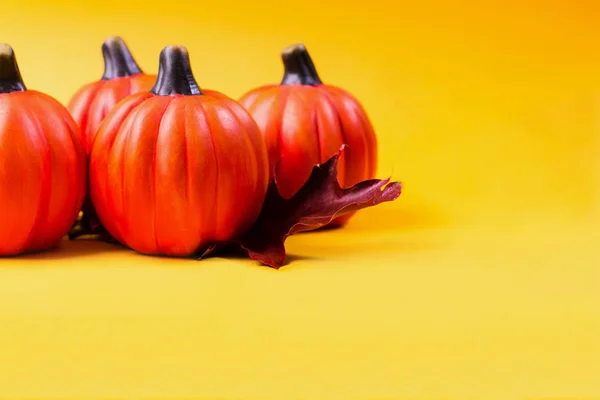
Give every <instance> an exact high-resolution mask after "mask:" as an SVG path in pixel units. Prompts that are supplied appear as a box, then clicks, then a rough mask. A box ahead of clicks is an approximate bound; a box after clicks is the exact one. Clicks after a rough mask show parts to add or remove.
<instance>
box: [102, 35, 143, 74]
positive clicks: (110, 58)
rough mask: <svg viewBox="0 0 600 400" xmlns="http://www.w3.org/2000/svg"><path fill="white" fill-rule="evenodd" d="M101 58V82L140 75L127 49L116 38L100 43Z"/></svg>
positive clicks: (121, 41) (121, 40)
mask: <svg viewBox="0 0 600 400" xmlns="http://www.w3.org/2000/svg"><path fill="white" fill-rule="evenodd" d="M102 56H103V57H104V75H102V80H103V81H108V80H110V79H116V78H123V77H125V76H132V75H137V74H141V73H142V69H141V68H140V67H139V66H138V65H137V63H136V62H135V60H134V58H133V56H132V55H131V52H130V51H129V48H128V47H127V45H126V44H125V42H124V41H123V39H121V38H120V37H118V36H114V37H110V38H108V39H106V40H105V41H104V43H102Z"/></svg>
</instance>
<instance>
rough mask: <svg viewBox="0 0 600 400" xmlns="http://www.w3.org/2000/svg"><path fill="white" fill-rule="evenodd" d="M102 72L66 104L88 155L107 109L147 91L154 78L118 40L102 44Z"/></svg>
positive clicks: (115, 38) (114, 39) (112, 39)
mask: <svg viewBox="0 0 600 400" xmlns="http://www.w3.org/2000/svg"><path fill="white" fill-rule="evenodd" d="M102 53H103V55H104V64H105V71H104V75H103V76H102V79H101V80H99V81H96V82H92V83H88V84H87V85H84V86H83V87H81V88H80V89H79V90H78V91H77V92H76V93H75V94H74V95H73V97H72V98H71V100H70V101H69V103H68V104H67V108H68V109H69V111H70V112H71V114H72V115H73V118H74V119H75V121H76V122H77V124H78V125H79V126H80V127H81V141H82V143H83V145H84V147H85V149H86V152H87V153H88V154H89V153H90V151H91V149H92V143H93V141H94V138H95V136H96V132H97V131H98V128H99V127H100V124H101V123H102V121H103V120H104V118H105V117H106V115H108V113H109V112H110V110H112V109H113V108H114V106H115V105H116V104H117V103H118V102H119V101H121V100H123V99H124V98H125V97H127V96H129V95H131V94H134V93H139V92H147V91H149V90H150V89H151V88H152V86H153V85H154V82H155V81H156V75H146V74H144V73H143V72H142V70H141V69H140V68H139V66H138V65H137V64H136V63H135V60H134V59H133V56H132V55H131V53H130V52H129V49H128V48H127V46H126V45H125V43H124V42H123V40H122V39H121V38H119V37H114V38H109V39H107V40H106V41H105V42H104V44H103V45H102Z"/></svg>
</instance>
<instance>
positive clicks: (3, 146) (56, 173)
mask: <svg viewBox="0 0 600 400" xmlns="http://www.w3.org/2000/svg"><path fill="white" fill-rule="evenodd" d="M85 182H86V155H85V151H84V149H83V146H82V145H81V143H80V140H79V128H78V126H77V124H76V123H75V121H74V120H73V118H72V117H71V115H70V114H69V111H68V110H67V109H66V108H65V107H64V106H62V105H61V104H60V103H59V102H58V101H57V100H55V99H54V98H52V97H50V96H48V95H46V94H43V93H40V92H37V91H34V90H27V88H26V87H25V84H24V83H23V79H22V77H21V74H20V72H19V67H18V65H17V61H16V58H15V54H14V51H13V49H12V48H11V47H10V46H9V45H6V44H1V45H0V255H16V254H20V253H25V252H32V251H40V250H45V249H48V248H50V247H53V246H54V245H56V244H57V243H58V242H59V241H60V240H61V238H62V237H63V236H64V235H65V234H66V233H67V231H68V230H69V228H70V227H71V225H72V224H73V222H74V221H75V218H76V217H77V214H78V212H79V209H80V207H81V204H82V202H83V198H84V195H85Z"/></svg>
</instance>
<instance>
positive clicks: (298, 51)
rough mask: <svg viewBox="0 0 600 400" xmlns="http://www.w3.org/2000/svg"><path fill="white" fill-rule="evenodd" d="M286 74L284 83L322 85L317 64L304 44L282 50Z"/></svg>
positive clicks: (282, 82)
mask: <svg viewBox="0 0 600 400" xmlns="http://www.w3.org/2000/svg"><path fill="white" fill-rule="evenodd" d="M281 60H282V61H283V67H284V74H283V80H282V81H281V84H282V85H321V84H323V82H322V81H321V78H319V74H318V73H317V69H316V68H315V64H314V63H313V61H312V58H310V55H309V54H308V51H307V50H306V47H304V45H303V44H295V45H292V46H289V47H286V48H285V49H284V50H283V51H282V52H281Z"/></svg>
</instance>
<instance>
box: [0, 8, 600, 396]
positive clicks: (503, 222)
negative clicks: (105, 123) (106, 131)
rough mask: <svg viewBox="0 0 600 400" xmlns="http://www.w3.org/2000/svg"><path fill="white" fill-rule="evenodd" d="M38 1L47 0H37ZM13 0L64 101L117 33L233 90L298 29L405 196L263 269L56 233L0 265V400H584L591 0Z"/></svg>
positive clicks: (597, 72) (48, 81) (591, 345)
mask: <svg viewBox="0 0 600 400" xmlns="http://www.w3.org/2000/svg"><path fill="white" fill-rule="evenodd" d="M50 3H52V4H50ZM281 3H282V2H281V1H278V0H277V1H276V0H267V1H261V2H259V3H258V5H257V3H255V2H251V1H237V0H231V1H228V2H201V1H194V2H186V1H182V2H178V3H176V2H161V3H159V2H154V1H144V2H142V1H137V0H132V1H112V0H106V1H104V2H96V1H87V2H81V1H75V0H73V1H66V0H62V1H54V2H42V1H33V0H23V1H20V2H16V1H10V2H4V3H3V4H2V24H1V25H0V40H2V41H6V42H8V43H10V44H11V45H12V46H13V47H14V49H15V51H16V54H17V57H18V60H19V62H20V66H21V71H22V73H23V75H24V78H25V83H26V84H27V85H28V86H29V87H30V88H34V89H37V90H41V91H45V92H48V93H50V94H52V95H54V96H56V97H57V98H58V99H59V100H60V101H62V102H66V101H67V100H68V98H69V96H70V95H71V94H72V93H73V92H74V91H75V90H76V89H77V87H78V86H79V85H81V84H83V83H85V82H88V81H90V80H94V79H97V78H98V77H100V76H101V74H102V68H101V57H100V52H99V47H100V44H101V42H102V41H103V40H104V39H105V38H106V37H108V36H110V35H114V34H118V35H122V36H123V37H124V38H125V39H126V41H127V42H128V44H129V45H130V46H131V48H132V50H133V51H134V53H135V56H136V58H137V59H138V61H139V62H140V64H141V65H142V67H143V68H144V69H145V70H146V71H148V72H156V68H157V61H158V53H159V51H160V49H161V48H162V47H164V46H165V45H168V44H175V43H181V44H184V45H186V46H187V47H188V48H189V51H190V54H191V58H192V63H193V67H194V70H195V73H196V76H197V78H198V81H199V82H200V84H201V85H202V86H204V87H206V88H210V89H217V90H221V91H223V92H225V93H228V94H230V95H232V96H239V95H241V94H242V93H244V92H245V91H246V90H247V89H250V88H252V87H254V86H257V85H261V84H264V83H268V82H276V81H277V80H278V79H279V78H280V76H281V65H280V62H279V58H278V53H279V51H280V50H281V49H282V48H283V47H285V46H286V45H288V44H290V43H293V42H297V41H303V42H304V43H305V44H306V46H307V47H308V49H309V51H310V52H311V54H312V56H313V58H314V59H315V62H316V63H317V68H318V69H319V72H320V74H321V77H322V78H323V79H324V80H325V81H327V82H330V83H332V84H336V85H339V86H342V87H345V88H347V89H349V90H350V91H351V92H353V93H354V94H355V95H356V96H357V97H358V98H359V99H361V101H362V103H363V104H364V106H365V108H366V109H367V110H368V112H369V114H370V116H371V118H372V120H373V123H374V125H375V128H376V130H377V133H378V138H379V143H380V166H379V175H380V176H382V177H385V176H388V175H389V174H392V176H393V178H394V179H400V180H402V181H403V182H404V184H405V191H404V193H403V195H402V196H401V198H400V199H399V200H398V201H397V202H395V203H393V204H387V205H382V206H380V207H377V208H375V209H372V210H368V211H365V212H363V213H361V214H359V215H358V216H357V217H356V218H355V219H354V220H353V221H352V222H351V224H350V225H349V226H348V228H347V229H346V230H344V231H334V232H322V233H314V234H304V235H298V236H296V237H293V238H291V239H290V241H289V252H290V254H292V255H293V257H292V262H291V263H290V264H289V265H288V266H287V267H285V268H283V269H281V270H279V271H274V270H271V269H268V268H263V267H260V266H257V264H255V263H253V262H249V261H246V260H241V259H230V260H224V259H217V258H213V259H209V260H205V261H202V262H195V261H191V260H174V259H163V258H150V257H144V256H140V255H136V254H135V253H133V252H129V251H125V250H119V249H117V248H115V247H111V246H109V245H105V244H99V243H89V242H76V243H68V242H65V243H63V244H62V245H61V247H60V248H59V249H58V250H56V251H52V252H47V253H44V254H39V255H35V256H27V257H22V258H18V259H1V260H0V361H1V362H0V398H7V399H8V398H70V399H75V398H152V399H159V398H162V399H167V398H169V399H171V398H181V399H183V398H186V399H191V398H227V399H230V398H236V399H292V398H293V399H298V398H311V399H312V398H323V399H338V398H339V399H349V398H377V399H381V398H385V399H391V398H400V399H402V398H424V399H425V398H431V399H433V398H436V399H439V398H480V399H491V398H498V399H509V398H514V399H548V398H561V399H564V398H573V399H593V398H600V379H599V378H598V371H600V299H599V297H600V272H599V271H600V248H599V247H598V242H599V239H600V235H599V233H600V228H598V226H599V224H600V201H599V198H600V189H599V188H600V33H598V29H597V16H598V13H599V12H600V7H599V6H598V5H594V4H593V3H592V2H584V1H575V2H559V1H545V2H541V1H540V2H534V1H516V0H508V1H504V2H501V3H496V2H486V1H484V2H481V1H477V2H476V1H472V2H467V1H442V0H429V1H423V2H414V3H410V2H405V1H400V2H397V1H393V0H389V1H382V0H374V1H368V2H359V1H346V2H344V3H345V4H344V5H341V2H339V3H338V2H333V1H323V0H320V1H317V0H305V1H303V2H301V3H300V2H298V1H296V2H288V4H289V5H283V4H281Z"/></svg>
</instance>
